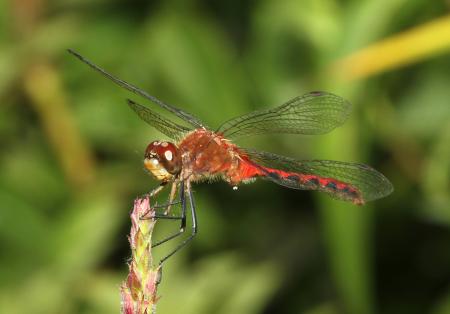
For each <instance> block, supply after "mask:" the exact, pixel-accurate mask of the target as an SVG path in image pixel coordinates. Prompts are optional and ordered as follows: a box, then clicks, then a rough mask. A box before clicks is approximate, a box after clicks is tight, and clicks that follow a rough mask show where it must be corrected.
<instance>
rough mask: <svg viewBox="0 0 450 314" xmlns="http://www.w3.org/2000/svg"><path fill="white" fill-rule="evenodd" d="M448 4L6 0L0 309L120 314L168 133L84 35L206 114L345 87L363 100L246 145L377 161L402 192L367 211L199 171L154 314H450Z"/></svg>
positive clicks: (217, 118) (0, 84)
mask: <svg viewBox="0 0 450 314" xmlns="http://www.w3.org/2000/svg"><path fill="white" fill-rule="evenodd" d="M448 8H449V2H448V1H444V0H437V1H424V0H409V1H406V0H389V1H388V0H364V1H351V0H346V1H335V0H314V1H313V0H303V1H295V0H286V1H275V0H265V1H221V2H217V3H210V2H208V1H176V0H169V1H155V2H150V1H133V2H125V1H118V0H115V1H105V0H93V1H81V0H79V1H76V0H62V1H44V0H42V1H38V0H35V1H15V0H11V1H2V2H0V101H1V105H0V147H1V151H0V152H1V154H0V158H1V159H0V160H1V162H0V204H1V205H0V233H1V236H0V239H1V245H2V250H1V251H0V252H1V253H0V309H1V312H4V313H13V314H14V313H117V312H119V310H120V283H121V282H122V281H123V280H124V279H125V278H126V276H127V272H128V267H127V259H128V257H129V256H130V254H131V253H130V250H129V245H128V241H127V234H128V233H129V229H130V220H129V212H130V210H131V209H132V206H133V200H134V199H135V198H136V197H138V196H141V195H143V194H144V193H146V192H148V191H150V190H151V189H152V188H154V187H155V186H156V185H157V182H156V181H154V180H153V179H152V178H150V177H149V176H148V174H146V173H145V172H144V170H143V165H142V157H143V153H144V149H145V147H146V145H147V144H148V143H149V142H150V141H153V140H155V139H165V138H164V137H163V136H162V135H161V134H160V133H159V132H158V131H156V130H155V129H152V128H151V127H149V126H148V125H146V124H145V123H144V122H142V121H141V120H139V119H138V117H137V116H136V115H135V114H134V113H133V112H132V111H131V110H130V109H129V108H128V106H127V105H126V102H125V99H126V98H132V99H135V100H137V101H139V102H141V103H145V104H147V105H149V106H153V105H152V104H151V103H149V102H145V101H144V100H142V99H139V98H137V96H135V95H132V94H130V93H129V92H127V91H124V90H122V89H120V88H118V87H117V86H115V85H114V84H112V83H111V82H110V81H108V80H106V79H104V78H102V77H101V76H99V75H98V74H97V73H95V72H93V71H92V70H90V69H89V68H88V67H86V66H85V65H83V64H81V63H80V62H79V61H78V60H76V59H75V58H73V56H71V55H69V54H68V53H67V52H66V49H67V48H72V49H74V50H77V51H79V52H80V53H82V54H83V55H85V56H86V57H88V58H89V59H91V60H92V61H94V62H95V63H97V64H99V65H101V66H102V67H104V68H106V69H107V70H108V71H110V72H111V73H114V74H116V75H117V76H119V77H120V78H122V79H124V80H126V81H129V82H131V83H133V84H135V85H137V86H139V87H141V88H143V89H145V90H147V91H148V92H149V93H151V94H153V95H155V96H157V97H159V98H160V99H163V100H164V101H167V102H169V103H171V104H176V105H177V106H178V107H180V108H182V109H184V110H186V111H188V112H192V113H194V114H196V115H197V116H199V117H200V118H202V119H203V120H204V121H205V123H207V124H208V125H210V126H212V127H217V126H219V125H220V123H222V122H223V121H224V120H226V119H227V118H231V117H234V116H237V115H240V114H243V113H246V112H248V111H251V110H254V109H260V108H267V107H270V106H275V105H278V104H280V103H282V102H284V101H286V100H288V99H290V98H292V97H294V96H297V95H301V94H304V93H306V92H309V91H313V90H326V91H329V92H333V93H335V94H338V95H341V96H343V97H345V98H347V99H348V100H350V101H351V102H352V103H353V105H354V110H353V113H352V116H351V118H350V120H349V121H348V123H346V125H345V126H343V127H341V128H339V129H337V130H335V131H334V132H332V133H330V134H327V135H324V136H314V137H308V136H293V135H292V136H291V135H289V136H279V135H273V136H272V135H270V136H260V137H254V138H249V139H246V140H244V141H242V142H240V143H239V144H242V146H246V147H254V148H259V149H264V150H267V151H271V152H275V153H279V154H283V155H286V156H291V157H295V158H304V159H312V158H318V159H335V160H344V161H356V162H363V163H367V164H369V165H371V166H373V167H374V168H376V169H378V170H379V171H381V172H382V173H384V174H385V175H386V176H387V177H388V178H389V179H390V180H391V181H392V183H393V185H394V187H395V191H394V193H393V194H392V195H391V196H389V197H387V198H385V199H382V200H379V201H376V202H373V203H369V204H368V205H366V206H363V207H358V206H354V205H351V204H347V203H343V202H340V201H335V200H332V199H329V198H327V196H323V195H319V193H314V192H308V191H296V190H289V189H284V188H282V187H280V186H276V185H274V184H271V183H269V182H264V181H260V182H256V183H253V184H249V185H244V186H240V187H239V190H238V191H233V190H232V189H231V187H230V186H229V185H227V184H226V183H223V182H220V183H219V182H217V183H214V184H202V185H197V186H195V197H196V202H197V207H198V215H199V217H198V219H199V234H198V236H197V237H196V239H195V241H193V242H192V243H191V244H190V245H189V246H188V247H187V248H186V249H184V250H183V251H181V252H180V253H179V254H177V255H175V256H174V257H172V258H171V259H169V260H168V261H167V263H166V265H165V266H164V275H163V278H162V282H161V285H160V286H159V288H158V294H159V295H160V297H161V299H160V300H159V301H158V313H185V314H189V313H196V314H200V313H245V314H248V313H307V314H334V313H350V314H372V313H373V314H374V313H396V314H400V313H408V314H416V313H417V314H419V313H431V314H443V313H449V312H450V267H449V265H450V250H449V247H450V180H449V173H450V158H449V156H450V145H449V144H448V143H449V142H450V103H449V99H450V88H449V86H450V58H449V54H448V52H449V50H450V17H449V16H448V15H446V14H447V13H446V12H448ZM152 108H155V107H154V106H153V107H152ZM159 112H160V113H161V114H164V115H165V116H167V117H168V116H169V114H167V113H166V112H163V111H159ZM175 120H176V119H175ZM156 229H157V230H156V234H155V235H154V237H156V238H162V237H164V235H167V234H170V233H171V232H173V231H175V230H176V229H177V224H176V223H175V222H170V221H169V222H167V221H163V222H158V224H157V228H156ZM175 245H176V241H175V242H173V243H169V244H167V245H165V246H163V247H162V248H158V250H155V252H154V253H155V254H157V256H162V255H164V252H167V251H169V250H170V249H171V248H173V247H174V246H175Z"/></svg>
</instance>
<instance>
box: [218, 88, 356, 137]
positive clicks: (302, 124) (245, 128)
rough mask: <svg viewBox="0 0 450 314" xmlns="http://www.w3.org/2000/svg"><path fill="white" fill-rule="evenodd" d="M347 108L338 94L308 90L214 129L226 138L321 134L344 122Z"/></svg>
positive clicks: (349, 108) (349, 107) (347, 103)
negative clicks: (275, 105) (280, 134)
mask: <svg viewBox="0 0 450 314" xmlns="http://www.w3.org/2000/svg"><path fill="white" fill-rule="evenodd" d="M350 111H351V105H350V103H349V102H347V101H346V100H345V99H343V98H341V97H339V96H336V95H333V94H330V93H326V92H311V93H308V94H306V95H303V96H299V97H296V98H294V99H292V100H290V101H288V102H286V103H285V104H283V105H281V106H279V107H276V108H273V109H266V110H260V111H255V112H252V113H249V114H246V115H243V116H240V117H237V118H234V119H231V120H229V121H227V122H225V123H224V124H222V125H221V126H220V128H219V129H218V130H217V132H218V133H221V134H223V135H224V136H225V137H227V138H237V137H241V136H248V135H256V134H267V133H290V134H308V135H313V134H323V133H327V132H329V131H331V130H333V129H334V128H336V127H337V126H339V125H341V124H343V123H344V122H345V120H346V119H347V117H348V115H349V113H350Z"/></svg>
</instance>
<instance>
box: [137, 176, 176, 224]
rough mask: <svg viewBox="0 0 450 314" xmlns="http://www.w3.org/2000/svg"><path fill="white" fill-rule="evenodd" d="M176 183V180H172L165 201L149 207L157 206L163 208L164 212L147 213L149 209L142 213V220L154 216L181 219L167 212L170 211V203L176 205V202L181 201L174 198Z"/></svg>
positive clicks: (156, 207)
mask: <svg viewBox="0 0 450 314" xmlns="http://www.w3.org/2000/svg"><path fill="white" fill-rule="evenodd" d="M177 185H178V182H177V181H174V182H172V188H171V191H170V195H169V199H168V201H167V203H165V204H162V205H155V206H152V207H151V209H152V210H154V209H158V208H165V209H166V210H165V211H164V213H162V214H161V213H155V214H153V215H150V214H149V212H150V210H149V211H148V212H146V213H145V214H144V215H142V217H141V219H143V220H145V219H155V218H156V219H172V220H179V219H182V218H183V217H182V216H169V212H170V209H171V207H172V205H177V204H180V203H181V199H180V200H177V201H175V200H174V199H175V194H176V191H177ZM150 193H151V192H150Z"/></svg>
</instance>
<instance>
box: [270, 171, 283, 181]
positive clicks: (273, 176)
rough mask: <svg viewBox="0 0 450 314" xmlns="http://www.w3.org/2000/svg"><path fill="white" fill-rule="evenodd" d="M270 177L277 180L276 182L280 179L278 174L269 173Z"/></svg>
mask: <svg viewBox="0 0 450 314" xmlns="http://www.w3.org/2000/svg"><path fill="white" fill-rule="evenodd" d="M269 177H271V178H272V179H275V180H279V179H280V175H279V174H278V173H276V172H269Z"/></svg>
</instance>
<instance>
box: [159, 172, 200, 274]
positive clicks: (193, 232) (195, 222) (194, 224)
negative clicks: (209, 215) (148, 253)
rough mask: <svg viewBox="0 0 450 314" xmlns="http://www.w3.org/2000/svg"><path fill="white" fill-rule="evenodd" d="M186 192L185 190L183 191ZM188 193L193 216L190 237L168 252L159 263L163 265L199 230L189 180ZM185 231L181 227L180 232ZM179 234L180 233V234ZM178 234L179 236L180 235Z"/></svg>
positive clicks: (184, 205)
mask: <svg viewBox="0 0 450 314" xmlns="http://www.w3.org/2000/svg"><path fill="white" fill-rule="evenodd" d="M183 192H184V191H183ZM187 195H188V198H189V205H190V207H191V216H192V232H191V234H190V235H189V237H188V238H186V239H184V240H183V242H181V243H180V244H178V245H177V247H176V248H175V249H174V250H173V251H172V252H170V253H169V254H167V255H166V256H164V257H163V258H162V259H161V260H160V261H159V264H160V265H161V264H162V263H164V262H165V261H166V260H167V259H168V258H169V257H171V256H172V255H174V254H175V253H177V252H178V251H179V250H180V249H182V248H183V247H184V246H185V245H186V244H188V243H189V242H191V241H192V239H193V238H194V237H195V235H196V234H197V232H198V227H197V213H196V211H195V202H194V196H193V195H192V189H191V182H190V181H189V180H188V181H187ZM183 207H184V211H185V209H186V202H185V198H184V197H183ZM183 232H184V228H183V230H181V229H180V232H179V234H181V233H183ZM179 234H178V235H179ZM178 235H177V236H178Z"/></svg>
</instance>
